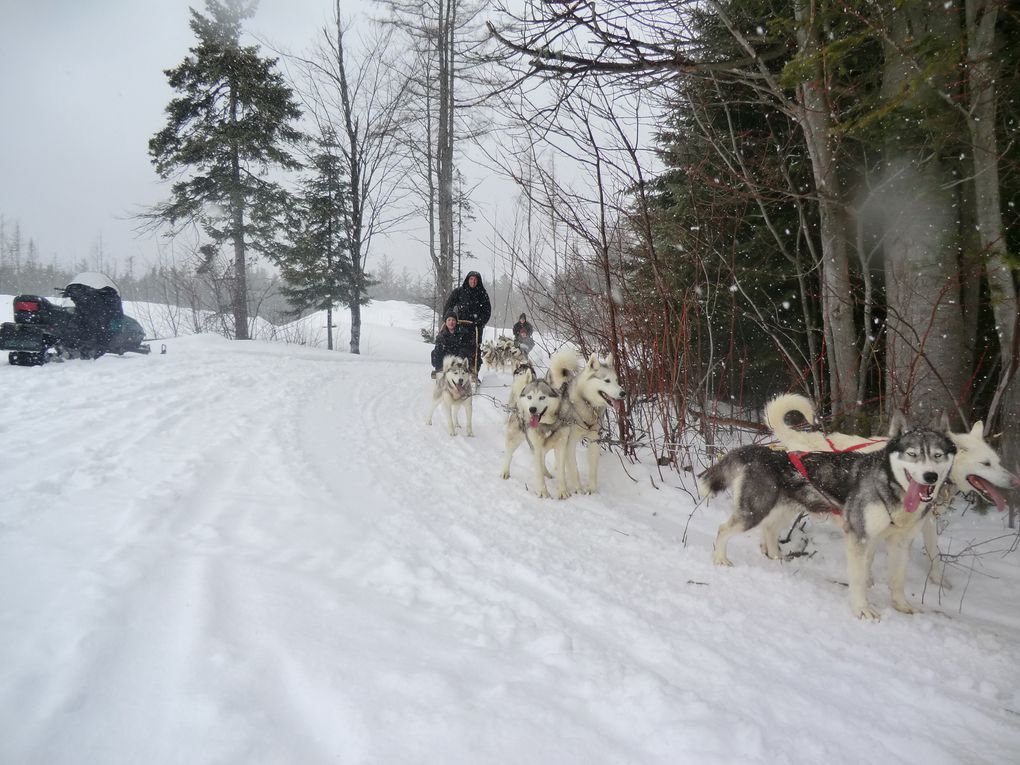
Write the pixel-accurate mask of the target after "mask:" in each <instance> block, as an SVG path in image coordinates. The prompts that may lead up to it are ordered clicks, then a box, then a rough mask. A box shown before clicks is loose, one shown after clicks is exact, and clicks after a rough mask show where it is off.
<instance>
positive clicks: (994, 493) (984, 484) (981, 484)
mask: <svg viewBox="0 0 1020 765" xmlns="http://www.w3.org/2000/svg"><path fill="white" fill-rule="evenodd" d="M967 483H969V484H970V486H971V488H972V489H974V491H976V492H977V493H978V494H980V495H981V497H982V499H984V500H985V502H990V503H992V504H993V505H995V507H996V509H997V510H998V511H999V512H1000V513H1001V512H1002V511H1003V510H1005V509H1006V498H1005V497H1003V496H1002V495H1001V494H1000V493H999V491H998V489H996V488H995V486H994V485H992V484H990V483H989V482H988V481H986V480H985V479H984V478H982V477H981V476H979V475H974V474H973V473H972V474H970V475H968V476H967Z"/></svg>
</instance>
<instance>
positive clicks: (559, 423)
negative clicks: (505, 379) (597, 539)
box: [499, 370, 570, 499]
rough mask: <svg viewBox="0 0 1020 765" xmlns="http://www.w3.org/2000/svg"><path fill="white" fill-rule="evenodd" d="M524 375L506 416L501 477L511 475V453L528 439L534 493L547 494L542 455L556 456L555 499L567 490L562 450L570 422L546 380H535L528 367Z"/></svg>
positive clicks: (545, 471) (558, 393) (560, 398)
mask: <svg viewBox="0 0 1020 765" xmlns="http://www.w3.org/2000/svg"><path fill="white" fill-rule="evenodd" d="M523 376H524V378H523V379H526V380H529V382H527V384H526V385H525V386H524V387H523V388H522V389H521V392H520V393H519V394H518V396H517V399H516V401H514V402H513V405H512V406H513V409H512V411H511V412H510V416H509V417H508V418H507V423H506V446H505V449H504V453H503V470H502V471H501V472H500V474H499V475H500V478H504V479H505V478H509V477H510V462H511V461H512V460H513V456H514V452H515V451H517V447H518V446H520V445H521V442H522V441H527V442H528V446H529V447H531V458H532V464H533V466H534V470H535V493H536V494H538V496H540V497H548V496H549V491H548V489H547V488H546V485H545V479H546V475H547V474H548V470H547V469H546V466H545V455H546V454H547V453H548V452H550V451H551V452H553V453H554V454H555V455H556V498H557V499H566V498H567V497H568V496H569V492H568V491H567V485H566V484H567V482H566V475H565V473H564V469H565V454H564V452H565V451H566V448H567V440H568V438H569V436H570V422H568V421H566V420H564V419H563V418H562V417H561V416H560V404H561V403H562V402H563V397H562V396H561V395H560V392H559V391H557V390H556V389H555V388H554V387H553V386H552V385H550V384H549V383H548V382H546V381H545V380H536V379H534V373H533V372H531V371H530V370H525V371H524V372H523ZM522 381H523V380H522Z"/></svg>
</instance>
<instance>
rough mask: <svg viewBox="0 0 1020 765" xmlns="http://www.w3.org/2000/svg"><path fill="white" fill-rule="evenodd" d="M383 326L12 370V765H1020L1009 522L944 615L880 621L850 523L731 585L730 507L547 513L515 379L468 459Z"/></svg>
mask: <svg viewBox="0 0 1020 765" xmlns="http://www.w3.org/2000/svg"><path fill="white" fill-rule="evenodd" d="M0 303H2V306H3V307H2V309H0V318H9V311H10V308H9V305H10V300H9V299H8V298H6V297H0ZM4 311H6V314H5V313H4ZM365 321H366V328H365V340H364V342H363V348H364V349H365V350H366V354H365V355H364V356H362V357H352V356H350V355H349V354H347V353H329V352H326V351H323V350H318V349H314V348H307V347H301V346H296V345H283V344H268V343H258V342H246V343H232V342H228V341H226V340H223V339H221V338H218V337H213V336H208V335H205V336H196V337H186V338H180V339H172V340H167V341H166V345H167V347H168V353H167V354H166V355H158V354H154V355H152V356H149V357H141V356H133V357H130V356H125V357H123V358H119V357H104V358H102V359H100V360H98V361H96V362H68V363H66V364H50V365H47V366H45V367H42V368H16V367H9V366H6V365H3V366H0V390H2V393H3V395H2V397H0V415H2V416H0V444H2V450H0V486H2V489H3V502H2V504H0V763H4V764H5V765H6V764H8V763H10V764H11V765H22V764H30V763H31V764H36V763H37V764H39V765H60V764H63V763H67V764H72V763H73V764H75V765H79V764H81V763H89V764H90V765H94V764H103V765H105V764H108V763H110V764H112V763H125V764H128V763H130V764H131V765H137V764H139V763H147V764H151V763H160V764H162V763H181V764H182V765H183V764H187V765H195V764H196V763H231V764H237V765H241V764H244V765H249V764H251V763H278V764H279V765H294V764H296V763H300V764H302V765H307V764H314V763H343V764H344V765H349V764H357V763H365V764H368V763H374V764H375V763H377V764H379V765H394V764H399V765H404V764H411V763H421V764H422V765H425V764H428V765H435V764H436V763H442V764H443V765H479V764H489V763H522V764H527V765H572V764H574V763H577V764H578V765H582V764H584V765H590V764H592V763H606V764H610V763H612V764H615V763H642V764H643V763H649V764H651V763H662V764H663V765H676V764H677V763H697V764H698V765H701V764H703V763H770V764H771V763H826V765H840V764H841V763H847V764H848V765H849V764H851V763H852V764H853V765H857V764H858V763H861V762H870V763H883V765H888V764H889V763H924V764H925V765H936V764H939V763H1003V764H1005V763H1012V762H1016V761H1017V756H1018V752H1020V553H1018V552H1016V551H1013V552H1009V549H1010V548H1011V545H1012V544H1014V542H1015V537H1014V535H1012V534H1011V533H1010V532H1009V530H1008V529H1006V528H1005V521H1004V518H1003V516H1001V515H998V514H989V515H983V516H982V515H979V514H977V513H976V512H973V511H968V512H963V511H957V512H955V513H954V514H953V515H952V518H951V522H950V526H949V528H948V529H946V530H945V532H944V533H943V536H942V538H941V544H942V547H943V549H944V550H945V549H951V550H952V551H954V552H955V551H958V550H963V549H964V548H966V547H967V546H968V545H971V544H974V545H977V546H976V548H975V552H976V553H978V554H967V555H964V556H963V557H962V558H961V564H962V565H961V566H959V567H957V568H955V569H954V570H953V576H954V580H955V584H956V586H955V588H954V589H953V590H952V591H950V592H942V593H940V592H938V591H937V590H936V589H934V588H932V587H930V586H929V587H928V588H927V589H926V590H925V589H924V582H923V578H924V568H923V566H922V563H921V555H920V552H919V551H918V550H914V551H913V557H912V565H911V569H910V575H909V578H908V595H912V596H913V598H914V600H915V602H920V601H921V600H922V597H923V606H924V613H922V614H920V615H917V616H913V617H908V616H904V615H901V614H898V613H896V612H895V611H893V610H892V609H891V607H890V604H889V597H888V594H887V591H886V590H885V588H883V587H878V586H876V587H875V588H874V589H873V590H872V598H873V601H874V602H875V603H876V604H877V605H878V607H879V608H880V610H881V612H882V616H883V618H882V621H881V622H879V623H864V622H860V621H857V620H856V619H853V618H852V617H851V615H850V609H849V606H848V604H847V594H846V588H845V586H844V585H843V584H842V582H845V581H846V578H845V574H844V571H843V553H842V545H841V541H840V539H839V533H838V532H837V531H835V530H834V529H833V528H831V527H827V526H824V525H823V526H815V527H812V528H810V529H809V530H810V532H811V540H812V541H811V549H815V550H816V551H817V552H816V554H815V555H814V556H813V557H811V558H798V559H796V560H795V561H794V562H788V563H783V564H780V563H776V562H773V561H768V560H766V559H764V558H762V556H761V555H760V554H759V552H758V549H757V544H758V542H757V537H756V536H755V535H753V534H749V535H746V536H745V537H742V538H739V539H737V540H734V542H733V543H732V544H731V546H730V557H731V558H732V559H733V560H734V563H735V564H736V565H735V567H734V568H732V569H725V568H720V567H715V566H713V565H711V562H710V558H711V541H712V538H713V536H714V533H715V529H716V527H717V526H718V524H719V523H720V522H721V521H722V520H723V519H724V518H725V517H726V515H727V513H728V499H727V497H719V498H717V499H716V500H714V501H713V503H712V504H710V505H708V506H705V505H701V506H697V507H696V506H695V502H694V500H693V499H692V497H691V495H690V493H689V491H688V490H689V489H692V488H693V487H692V486H684V485H683V484H682V483H681V479H680V478H679V477H677V476H675V475H667V476H665V479H666V480H665V481H664V482H663V481H661V480H660V478H659V475H658V473H657V472H656V471H654V469H653V468H652V467H651V466H650V465H649V464H644V463H642V464H637V465H631V464H627V465H624V464H622V463H621V461H620V460H619V458H618V457H617V456H616V455H605V456H604V459H603V467H604V471H603V476H604V479H605V480H604V482H603V492H602V494H601V495H599V496H593V497H586V496H578V497H572V498H571V499H569V500H566V501H563V502H557V501H555V500H540V499H538V498H536V497H535V496H534V495H533V493H531V491H530V490H529V487H528V486H527V485H526V484H527V482H528V480H529V479H530V471H529V469H528V460H527V457H526V455H525V453H524V451H523V450H522V451H521V452H519V453H518V455H517V457H516V458H515V461H514V465H513V474H512V476H511V478H510V480H509V481H502V480H500V479H499V477H498V475H497V474H498V472H499V466H500V456H501V453H502V441H503V436H502V423H503V416H502V414H501V411H500V409H499V407H498V405H497V403H496V402H498V401H502V400H504V399H505V397H506V393H507V389H506V388H504V387H502V383H505V382H508V381H509V378H508V377H505V376H500V375H489V376H488V377H487V378H486V379H485V380H484V383H483V385H484V388H483V390H482V391H481V393H482V394H484V395H483V396H480V397H479V398H478V399H477V401H476V405H475V433H476V437H475V438H473V439H468V438H461V437H457V438H454V439H451V438H450V437H449V436H448V435H447V434H446V432H445V428H444V427H443V426H442V425H441V424H440V419H441V418H438V417H437V420H436V425H435V426H434V427H432V428H428V427H426V426H425V425H424V424H423V421H424V417H425V414H426V411H427V403H428V399H427V397H428V391H429V387H430V385H431V381H430V380H429V379H428V352H429V346H427V345H425V344H424V343H423V342H421V340H420V337H419V334H418V330H419V328H420V327H421V326H425V322H424V321H422V320H421V316H420V314H419V313H418V310H417V309H413V308H411V307H409V306H405V305H402V304H394V303H380V304H375V305H373V306H371V307H370V308H368V309H367V310H366V312H365ZM341 347H342V346H341ZM490 395H491V396H493V399H489V398H488V396H490ZM653 481H654V483H653ZM685 534H686V542H684V538H685ZM883 566H884V560H883V559H882V557H881V556H880V558H879V560H878V578H879V581H881V580H882V574H883Z"/></svg>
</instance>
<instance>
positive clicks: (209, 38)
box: [149, 0, 301, 340]
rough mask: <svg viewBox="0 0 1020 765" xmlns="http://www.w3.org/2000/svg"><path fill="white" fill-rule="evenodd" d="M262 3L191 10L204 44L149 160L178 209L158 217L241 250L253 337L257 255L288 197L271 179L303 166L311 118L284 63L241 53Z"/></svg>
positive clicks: (176, 82) (236, 285)
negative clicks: (302, 141)
mask: <svg viewBox="0 0 1020 765" xmlns="http://www.w3.org/2000/svg"><path fill="white" fill-rule="evenodd" d="M256 6H257V2H256V1H255V0H206V14H201V13H199V12H198V11H195V10H194V9H192V10H191V23H190V26H191V29H192V31H193V32H194V33H195V36H196V37H197V38H198V45H197V46H195V47H194V48H191V50H190V51H189V55H188V56H187V57H186V58H185V59H184V61H183V62H181V64H180V65H179V66H178V67H177V68H176V69H171V70H167V72H166V75H167V79H168V81H169V83H170V86H171V87H172V88H173V89H174V90H175V91H176V92H177V93H179V94H180V95H178V96H177V97H176V98H174V99H173V100H172V101H171V102H170V103H169V104H168V105H167V108H166V113H167V123H166V126H165V127H164V128H163V129H162V130H161V131H159V132H158V133H157V134H156V135H155V136H154V137H153V138H152V139H151V140H150V141H149V154H150V156H151V157H152V162H153V165H154V166H155V168H156V171H157V172H158V173H159V175H160V176H161V177H162V178H164V179H169V178H171V177H179V176H183V179H182V180H178V181H177V182H175V183H174V184H173V187H172V191H171V197H170V199H169V201H167V202H164V203H162V204H161V205H158V206H157V207H156V208H155V209H154V210H153V212H152V213H151V214H150V217H151V218H153V219H155V220H157V221H160V222H165V223H168V224H170V226H171V227H172V232H174V233H175V232H176V231H178V230H179V229H180V228H181V227H182V226H183V225H186V224H190V223H198V224H199V225H200V226H201V227H202V229H203V230H204V232H205V233H206V235H208V236H209V237H210V238H211V239H212V240H213V241H214V242H215V243H216V244H217V245H220V244H223V243H227V242H229V243H230V244H232V246H233V254H234V261H233V275H232V276H233V284H232V295H231V304H232V305H231V307H232V311H233V314H234V336H235V337H236V338H237V339H238V340H246V339H248V337H249V334H248V287H247V275H246V269H247V258H248V250H249V249H252V250H255V251H259V250H262V251H263V252H265V250H266V248H267V247H268V245H269V242H270V241H271V240H272V238H273V236H274V230H275V219H276V217H277V216H278V214H279V213H280V210H281V209H282V208H283V202H284V200H285V193H284V192H283V190H282V189H281V187H280V186H279V185H278V184H276V183H274V182H272V181H270V180H268V178H267V173H268V171H269V170H270V168H274V167H276V168H285V169H295V168H297V167H298V166H299V165H298V163H297V162H296V161H295V160H294V159H293V158H292V157H291V156H290V155H289V154H288V152H287V150H286V146H287V144H289V143H292V142H294V141H296V140H297V139H298V137H299V133H298V132H297V130H296V129H294V128H293V127H292V126H291V123H292V122H293V121H294V120H297V119H298V118H299V117H300V116H301V111H300V109H299V107H298V105H297V102H296V100H295V98H294V95H293V93H292V91H291V89H290V88H289V87H288V86H287V85H286V83H285V82H284V80H283V77H282V75H281V74H280V73H279V72H278V71H277V70H276V64H277V60H276V59H273V58H262V57H260V56H259V52H258V47H257V46H248V47H246V46H242V45H241V41H240V38H241V33H242V27H241V22H242V21H243V20H244V19H247V18H250V17H251V16H253V15H254V13H255V8H256Z"/></svg>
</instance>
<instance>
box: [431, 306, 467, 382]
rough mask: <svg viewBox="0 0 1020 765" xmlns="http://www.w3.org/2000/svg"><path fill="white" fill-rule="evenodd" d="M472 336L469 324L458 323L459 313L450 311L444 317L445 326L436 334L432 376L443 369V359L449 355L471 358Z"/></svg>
mask: <svg viewBox="0 0 1020 765" xmlns="http://www.w3.org/2000/svg"><path fill="white" fill-rule="evenodd" d="M472 349H473V347H472V345H471V337H470V333H469V332H468V329H467V325H465V326H460V325H458V324H457V314H456V313H455V312H453V311H449V312H448V313H447V314H446V316H444V317H443V326H442V327H440V328H439V332H438V333H437V334H436V347H435V348H433V349H432V369H433V372H432V377H433V378H435V377H436V375H437V374H438V373H439V372H440V371H442V369H443V359H445V358H446V357H447V356H460V357H461V358H465V359H467V358H470V357H471V352H472Z"/></svg>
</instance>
